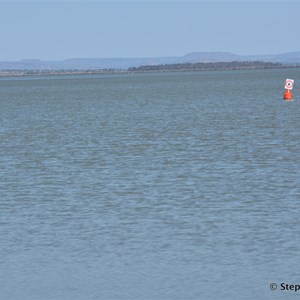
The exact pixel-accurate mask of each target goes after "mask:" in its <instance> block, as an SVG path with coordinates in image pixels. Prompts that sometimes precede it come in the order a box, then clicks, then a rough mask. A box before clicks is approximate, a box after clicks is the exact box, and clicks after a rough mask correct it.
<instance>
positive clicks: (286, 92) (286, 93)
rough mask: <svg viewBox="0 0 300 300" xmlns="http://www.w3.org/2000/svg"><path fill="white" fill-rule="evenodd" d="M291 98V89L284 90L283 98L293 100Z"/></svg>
mask: <svg viewBox="0 0 300 300" xmlns="http://www.w3.org/2000/svg"><path fill="white" fill-rule="evenodd" d="M293 98H294V95H293V93H292V92H291V90H285V93H284V95H283V99H284V100H287V101H291V100H293Z"/></svg>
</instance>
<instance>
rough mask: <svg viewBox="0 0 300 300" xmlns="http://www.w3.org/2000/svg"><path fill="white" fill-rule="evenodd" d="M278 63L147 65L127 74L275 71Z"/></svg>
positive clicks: (133, 69) (241, 62)
mask: <svg viewBox="0 0 300 300" xmlns="http://www.w3.org/2000/svg"><path fill="white" fill-rule="evenodd" d="M283 67H284V66H283V65H282V64H280V63H271V62H264V61H231V62H199V63H182V64H164V65H147V66H140V67H133V68H129V69H128V71H129V72H148V71H162V72H163V71H212V70H243V69H275V68H283Z"/></svg>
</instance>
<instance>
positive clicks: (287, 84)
mask: <svg viewBox="0 0 300 300" xmlns="http://www.w3.org/2000/svg"><path fill="white" fill-rule="evenodd" d="M293 86H294V80H293V79H287V80H286V81H285V87H284V88H285V89H286V90H291V89H292V88H293Z"/></svg>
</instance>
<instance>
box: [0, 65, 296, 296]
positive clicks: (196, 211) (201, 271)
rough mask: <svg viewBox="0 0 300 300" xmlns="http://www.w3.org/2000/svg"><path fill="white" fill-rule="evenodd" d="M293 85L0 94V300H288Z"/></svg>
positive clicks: (60, 85) (18, 87) (172, 83)
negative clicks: (283, 286)
mask: <svg viewBox="0 0 300 300" xmlns="http://www.w3.org/2000/svg"><path fill="white" fill-rule="evenodd" d="M299 75H300V70H299V69H290V70H288V69H285V70H272V71H270V70H269V71H230V72H203V73H174V74H140V75H133V74H127V75H103V76H94V77H93V76H91V77H89V76H86V77H84V76H82V77H80V76H79V77H48V78H47V77H45V78H30V77H28V78H14V79H13V78H10V79H9V78H2V79H1V80H0V107H1V109H0V125H1V127H0V142H1V145H0V190H1V200H0V291H1V292H0V293H1V299H4V300H19V299H21V300H89V299H95V300H96V299H101V300H102V299H104V300H106V299H108V300H110V299H113V300H119V299H120V300H123V299H126V300H127V299H128V300H140V299H141V300H142V299H149V300H173V299H181V300H194V299H222V300H230V299H294V298H295V297H297V299H298V298H299V295H300V291H299V292H298V293H295V292H293V291H280V290H277V291H271V290H270V288H269V285H270V283H272V282H274V283H277V284H278V285H279V284H280V283H281V282H284V283H289V284H300V271H299V262H300V257H299V253H300V234H299V219H300V217H299V216H300V214H299V212H300V202H299V201H300V129H299V126H300V88H299V87H298V85H299V79H300V78H299V77H300V76H299ZM286 78H293V79H295V88H294V90H293V92H294V94H295V101H293V102H291V103H286V102H285V101H284V100H282V97H283V93H284V82H285V79H286ZM279 288H280V287H278V289H279Z"/></svg>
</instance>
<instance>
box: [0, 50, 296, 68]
mask: <svg viewBox="0 0 300 300" xmlns="http://www.w3.org/2000/svg"><path fill="white" fill-rule="evenodd" d="M231 61H266V62H273V63H281V64H286V65H300V51H299V52H288V53H281V54H270V55H267V54H266V55H237V54H234V53H229V52H192V53H189V54H186V55H184V56H171V57H150V58H149V57H148V58H147V57H146V58H72V59H66V60H62V61H43V60H38V59H25V60H21V61H0V70H98V69H118V70H126V69H128V68H131V67H139V66H144V65H160V64H178V63H198V62H231Z"/></svg>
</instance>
